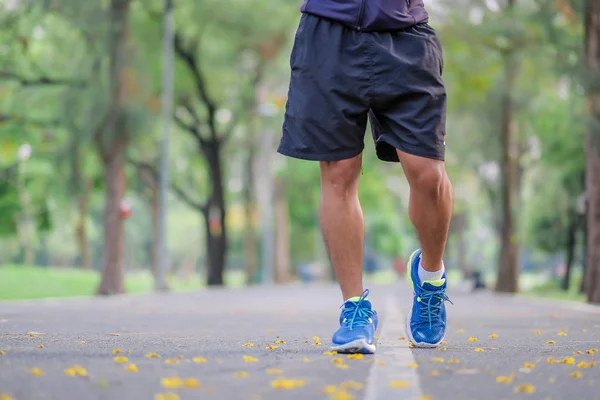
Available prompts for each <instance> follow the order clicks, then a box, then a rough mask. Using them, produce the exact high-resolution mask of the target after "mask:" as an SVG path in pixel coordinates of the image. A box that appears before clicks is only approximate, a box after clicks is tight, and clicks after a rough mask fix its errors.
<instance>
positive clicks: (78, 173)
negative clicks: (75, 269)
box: [72, 141, 92, 270]
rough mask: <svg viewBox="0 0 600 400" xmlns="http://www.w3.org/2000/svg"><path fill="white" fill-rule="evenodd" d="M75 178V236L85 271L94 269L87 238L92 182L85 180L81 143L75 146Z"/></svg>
mask: <svg viewBox="0 0 600 400" xmlns="http://www.w3.org/2000/svg"><path fill="white" fill-rule="evenodd" d="M72 151H73V155H72V156H73V177H74V179H75V185H76V189H75V191H76V197H77V214H78V215H77V223H76V225H75V236H76V239H77V245H78V247H79V262H80V263H81V267H82V268H83V269H85V270H91V269H92V263H91V260H90V251H89V247H88V236H87V218H88V210H89V203H90V192H91V191H92V182H91V180H88V179H86V178H85V176H84V174H83V169H82V166H81V161H82V150H81V146H80V144H79V142H77V141H76V142H75V144H74V146H73V149H72Z"/></svg>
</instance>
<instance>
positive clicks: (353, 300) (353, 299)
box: [345, 297, 372, 308]
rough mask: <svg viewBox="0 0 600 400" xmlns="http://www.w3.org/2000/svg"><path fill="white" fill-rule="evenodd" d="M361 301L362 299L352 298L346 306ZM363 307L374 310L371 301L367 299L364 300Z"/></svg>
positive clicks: (346, 302)
mask: <svg viewBox="0 0 600 400" xmlns="http://www.w3.org/2000/svg"><path fill="white" fill-rule="evenodd" d="M359 300H360V297H351V298H349V299H348V300H346V301H345V304H357V303H358V301H359ZM360 305H361V307H367V308H372V306H371V301H370V300H367V299H363V301H362V303H360Z"/></svg>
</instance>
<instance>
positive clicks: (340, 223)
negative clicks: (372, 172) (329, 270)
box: [319, 155, 365, 300]
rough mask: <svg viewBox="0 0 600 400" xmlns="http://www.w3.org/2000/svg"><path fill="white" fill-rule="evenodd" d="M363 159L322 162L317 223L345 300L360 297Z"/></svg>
mask: <svg viewBox="0 0 600 400" xmlns="http://www.w3.org/2000/svg"><path fill="white" fill-rule="evenodd" d="M361 165H362V155H358V156H357V157H355V158H351V159H348V160H342V161H332V162H329V161H323V162H321V164H320V166H321V201H320V204H319V220H320V223H321V230H322V232H323V239H324V241H325V246H326V247H327V252H328V254H329V259H330V260H331V263H332V264H333V268H334V269H335V273H336V275H337V279H338V282H339V283H340V288H341V290H342V295H343V296H344V300H348V299H349V298H351V297H355V296H360V295H361V294H362V292H363V286H362V262H363V245H364V238H365V233H364V230H365V222H364V218H363V213H362V209H361V207H360V202H359V200H358V179H359V177H360V170H361Z"/></svg>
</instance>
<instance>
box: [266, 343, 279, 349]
mask: <svg viewBox="0 0 600 400" xmlns="http://www.w3.org/2000/svg"><path fill="white" fill-rule="evenodd" d="M278 347H279V346H277V345H276V344H270V345H268V346H267V347H266V349H267V350H275V349H276V348H278Z"/></svg>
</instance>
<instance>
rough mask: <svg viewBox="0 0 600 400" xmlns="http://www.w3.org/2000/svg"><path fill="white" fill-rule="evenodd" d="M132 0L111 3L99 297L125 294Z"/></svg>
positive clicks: (101, 141) (101, 139) (99, 138)
mask: <svg viewBox="0 0 600 400" xmlns="http://www.w3.org/2000/svg"><path fill="white" fill-rule="evenodd" d="M130 2H131V0H112V1H111V3H110V17H111V32H110V82H111V88H110V104H109V109H108V112H107V115H106V118H105V121H104V123H103V124H101V126H100V127H99V129H98V132H97V133H96V142H97V146H98V152H99V153H100V156H101V159H102V162H103V167H104V197H105V203H104V219H103V222H104V248H103V251H102V280H101V282H100V286H99V287H98V294H101V295H111V294H118V293H123V292H124V291H125V285H124V279H125V271H124V258H125V233H124V230H123V219H122V218H121V201H122V200H123V198H124V196H125V186H126V178H125V150H126V147H127V137H128V132H127V115H126V112H125V109H124V108H125V99H126V90H125V89H126V82H125V78H126V74H125V67H126V65H127V55H128V48H127V42H128V37H129V6H130Z"/></svg>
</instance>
